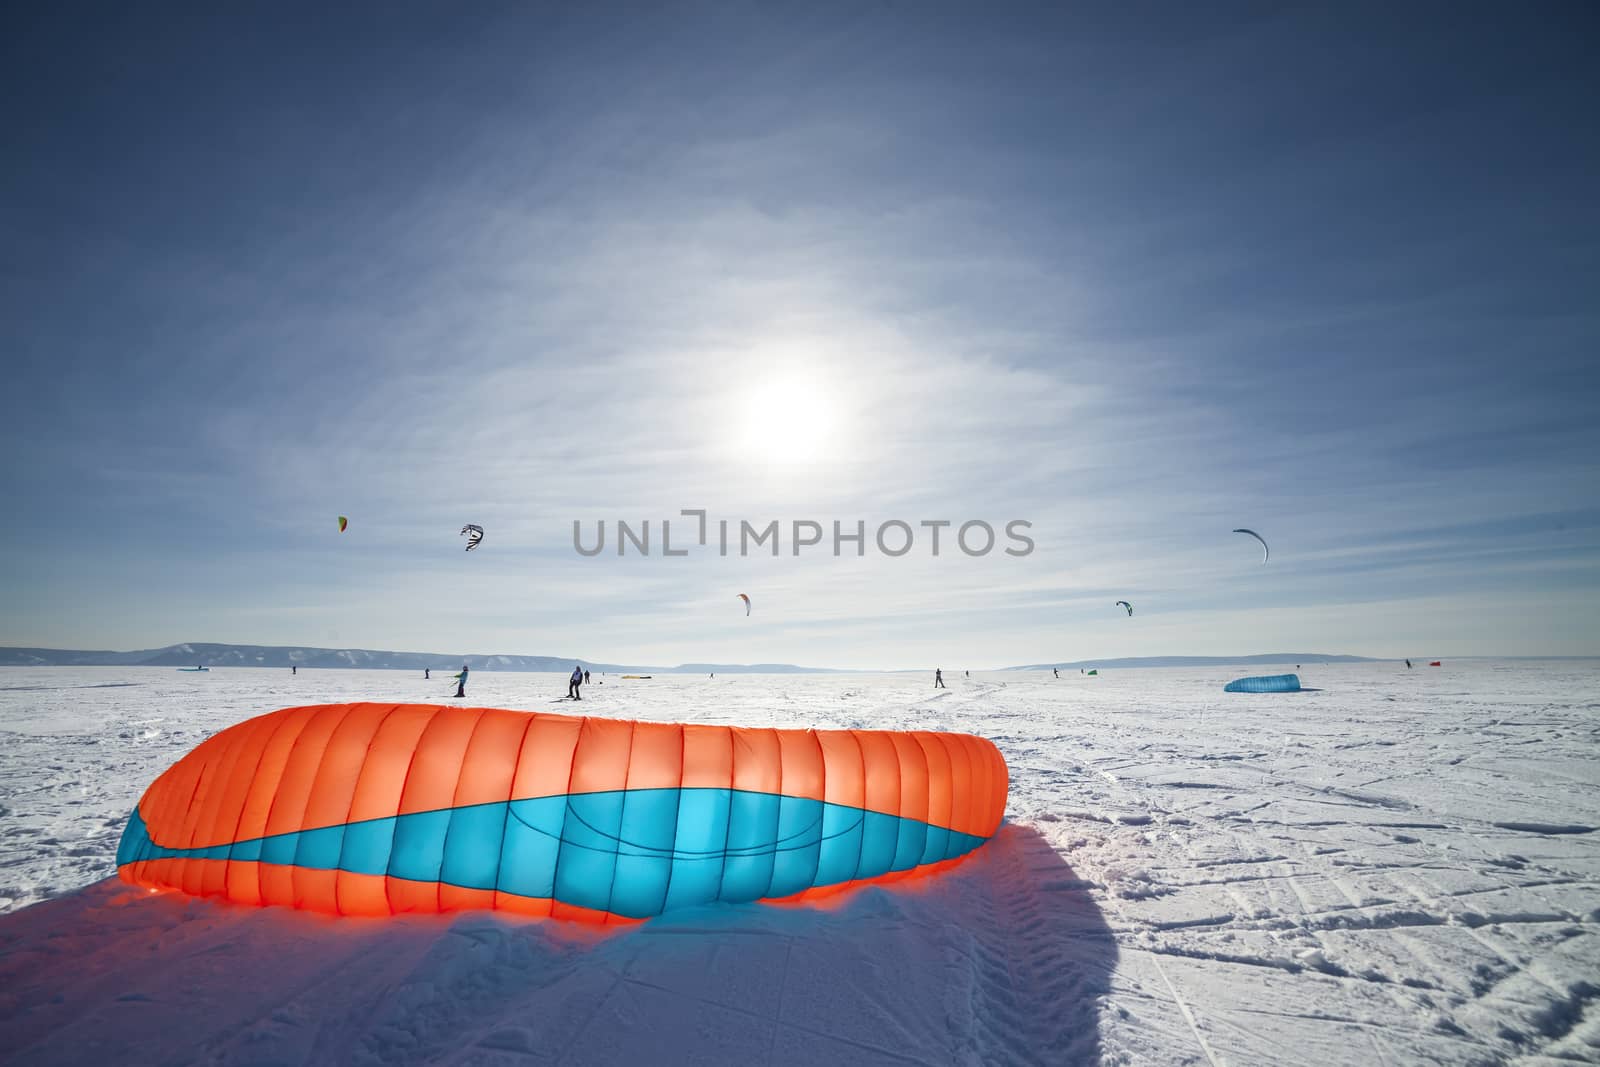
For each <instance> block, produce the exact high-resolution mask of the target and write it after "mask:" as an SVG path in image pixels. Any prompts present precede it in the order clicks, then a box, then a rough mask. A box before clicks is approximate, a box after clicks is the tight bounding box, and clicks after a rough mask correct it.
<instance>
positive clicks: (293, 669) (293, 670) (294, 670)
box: [289, 663, 1411, 674]
mask: <svg viewBox="0 0 1600 1067" xmlns="http://www.w3.org/2000/svg"><path fill="white" fill-rule="evenodd" d="M1406 666H1407V667H1409V666H1411V664H1409V663H1408V664H1406ZM289 673H290V674H299V673H300V668H299V667H298V666H291V667H290V668H289Z"/></svg>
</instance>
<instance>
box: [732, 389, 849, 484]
mask: <svg viewBox="0 0 1600 1067" xmlns="http://www.w3.org/2000/svg"><path fill="white" fill-rule="evenodd" d="M743 412H744V433H743V434H742V439H741V441H740V447H741V451H742V452H743V454H744V455H745V456H746V457H748V458H753V459H758V460H765V461H766V462H768V463H775V464H783V465H801V464H806V463H812V462H815V461H816V460H818V459H821V458H823V457H824V456H825V455H826V454H827V452H828V445H829V442H830V441H831V440H832V438H833V434H834V431H835V425H834V423H835V417H834V408H833V404H832V402H831V401H830V400H829V398H828V396H827V394H826V392H824V390H822V389H821V388H819V387H818V385H817V384H816V383H814V382H812V381H808V380H805V379H800V378H789V379H784V380H781V381H775V382H768V383H764V384H762V385H761V386H759V387H757V388H756V389H755V390H754V391H752V392H751V394H750V395H749V396H748V397H747V398H746V399H745V401H744V405H743Z"/></svg>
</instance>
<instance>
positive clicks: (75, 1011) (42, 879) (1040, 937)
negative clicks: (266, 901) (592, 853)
mask: <svg viewBox="0 0 1600 1067" xmlns="http://www.w3.org/2000/svg"><path fill="white" fill-rule="evenodd" d="M1240 673H1248V671H1240V670H1232V669H1230V668H1227V667H1206V668H1172V669H1164V670H1156V669H1150V670H1126V671H1112V672H1110V673H1107V674H1102V675H1100V676H1099V677H1097V678H1087V677H1084V676H1081V675H1079V674H1077V673H1076V672H1075V671H1074V672H1070V673H1063V675H1062V677H1061V678H1060V679H1059V680H1056V679H1053V678H1051V677H1050V675H1049V673H1048V672H1040V673H1014V672H1012V673H1004V674H983V675H981V676H980V675H975V676H973V677H972V678H970V679H968V678H966V677H964V676H963V675H962V673H961V672H960V671H959V670H950V671H947V672H946V677H947V680H948V681H949V684H950V688H949V689H947V690H934V689H931V688H929V686H930V683H931V677H925V676H922V675H903V674H902V675H782V676H750V675H741V676H727V677H718V678H716V679H715V680H711V679H707V678H703V677H700V678H696V677H683V676H677V677H657V678H655V679H653V680H651V681H637V682H624V681H622V680H620V679H618V678H615V677H608V678H601V677H598V676H597V677H596V678H595V683H603V684H591V685H590V686H588V687H587V688H586V689H585V692H586V694H587V696H586V698H585V700H584V702H583V703H582V704H581V705H573V704H571V703H570V702H563V701H560V700H556V699H552V698H555V697H557V696H559V694H561V693H562V692H564V691H565V685H566V682H565V677H564V676H558V675H539V674H521V673H518V674H512V673H502V674H497V673H479V672H474V673H473V675H472V680H471V684H470V686H469V690H468V692H469V697H470V698H471V699H470V703H472V704H476V705H483V706H491V707H509V708H526V709H532V710H566V711H582V712H585V713H588V714H594V715H613V716H619V717H623V716H626V717H634V718H644V719H657V720H667V721H671V720H686V721H695V722H711V723H740V724H755V725H776V726H815V727H872V728H887V729H910V728H932V729H959V730H970V731H972V732H974V733H979V734H982V735H984V736H987V737H990V738H992V739H993V740H994V741H995V742H996V743H997V744H998V745H999V746H1000V748H1001V751H1002V752H1004V753H1005V756H1006V758H1007V760H1008V761H1009V763H1010V766H1011V773H1012V785H1011V799H1010V805H1009V808H1008V822H1007V825H1006V826H1005V827H1004V828H1003V829H1002V831H1001V833H1000V834H999V835H998V836H997V837H996V839H995V840H994V841H992V842H991V843H990V844H988V845H986V846H985V847H984V848H982V849H980V850H979V851H978V852H977V853H975V854H974V855H973V856H972V857H971V858H970V859H969V860H967V862H965V863H964V864H962V865H961V866H959V867H957V868H956V869H955V870H953V871H950V872H947V873H945V874H943V875H941V876H939V877H936V878H927V879H922V880H919V881H916V882H911V883H902V884H898V885H894V886H890V887H873V888H867V889H863V890H859V891H857V892H854V893H852V894H849V895H847V896H844V897H842V898H836V899H834V900H832V901H830V902H829V903H828V905H827V906H825V907H820V908H818V907H774V906H764V905H748V906H739V907H720V908H705V909H696V910H693V911H687V912H680V913H674V914H672V915H669V916H666V917H663V918H661V919H658V920H655V921H652V922H649V923H646V924H644V925H642V926H638V927H631V928H626V929H623V930H621V931H597V930H595V929H593V928H589V927H581V926H574V925H570V924H565V923H559V922H550V921H531V920H519V919H512V918H507V917H504V916H500V915H496V914H493V913H470V914H462V915H456V916H407V917H401V918H397V919H386V920H361V919H333V918H327V917H323V916H317V915H310V914H304V913H298V912H293V911H289V910H286V909H278V908H266V909H263V908H248V907H240V906H237V905H230V904H225V903H220V902H216V901H209V900H193V899H189V898H186V897H184V896H182V895H181V894H177V893H159V894H153V895H152V894H147V893H145V892H143V891H139V890H134V889H132V888H130V887H127V886H124V885H123V884H122V883H120V882H118V881H116V880H115V879H114V878H110V879H108V878H107V876H108V875H111V874H112V871H113V858H114V855H115V850H116V844H117V840H118V838H119V836H120V833H121V830H122V826H123V823H124V821H125V819H126V817H127V814H128V812H129V811H130V810H131V808H132V807H133V805H134V803H135V802H136V801H137V799H138V796H139V794H140V793H141V792H142V791H143V789H144V787H145V786H146V785H147V784H148V783H149V782H150V780H151V779H153V778H154V777H155V776H156V775H157V774H158V773H160V772H161V771H162V770H163V769H164V768H165V767H167V766H168V765H169V764H170V763H171V762H172V761H174V760H176V759H177V758H178V757H179V756H180V755H182V754H183V753H184V752H186V751H188V750H189V749H190V748H191V747H193V746H194V745H195V744H196V743H198V742H199V741H201V740H202V739H204V738H205V737H207V736H209V735H210V734H212V733H213V732H215V731H216V730H218V729H220V728H221V727H223V726H226V725H228V724H230V723H233V722H237V721H239V720H241V719H244V718H247V717H249V716H251V715H255V714H258V713H261V712H264V711H270V710H273V709H275V708H278V707H283V706H287V705H291V704H306V703H323V702H339V701H347V700H358V699H360V700H364V699H374V700H389V699H393V700H409V701H440V700H442V699H443V698H444V697H445V696H446V694H447V692H449V691H450V686H452V685H453V683H447V681H446V680H443V679H435V680H433V681H431V682H424V681H423V680H422V678H421V676H420V674H416V675H413V674H412V673H410V672H407V673H404V674H402V673H400V672H395V671H334V670H326V671H312V670H305V671H302V672H301V673H300V674H299V675H298V676H291V675H290V673H289V672H288V671H287V670H253V669H218V670H213V671H211V672H209V673H206V674H180V673H178V672H176V671H174V670H172V669H170V668H119V667H104V668H10V669H4V670H0V733H3V741H4V743H3V746H0V910H3V911H6V912H8V913H9V914H5V915H0V1058H6V1059H10V1060H14V1061H15V1062H20V1063H81V1062H232V1063H295V1062H317V1063H340V1064H344V1063H349V1064H362V1063H413V1062H429V1063H462V1064H467V1063H472V1064H478V1063H485V1064H487V1063H505V1064H530V1063H563V1064H579V1063H637V1064H647V1063H648V1064H655V1063H729V1064H751V1063H766V1064H807V1065H810V1064H817V1063H830V1062H832V1063H841V1064H855V1063H885V1064H889V1063H895V1064H901V1063H929V1064H946V1063H962V1064H1000V1063H1017V1064H1028V1063H1037V1064H1051V1065H1059V1064H1072V1063H1095V1062H1104V1063H1108V1064H1132V1063H1139V1064H1146V1063H1148V1064H1163V1065H1165V1064H1199V1065H1202V1067H1211V1065H1220V1064H1230V1065H1239V1064H1312V1065H1316V1067H1326V1065H1328V1064H1409V1063H1441V1064H1479V1063H1481V1064H1496V1063H1526V1064H1541V1063H1542V1064H1555V1063H1570V1062H1595V1061H1597V1060H1600V925H1597V924H1600V832H1597V831H1596V828H1597V827H1600V744H1597V741H1600V684H1597V683H1600V663H1595V662H1587V661H1586V662H1554V661H1551V662H1543V663H1529V662H1519V663H1515V664H1498V663H1491V662H1461V663H1451V662H1449V661H1446V663H1445V666H1444V667H1441V668H1426V667H1420V666H1419V667H1418V668H1416V669H1414V670H1411V671H1407V670H1406V669H1405V667H1404V665H1403V664H1399V663H1357V664H1337V665H1318V664H1313V663H1306V664H1302V666H1301V668H1300V670H1299V672H1298V673H1299V674H1300V676H1301V679H1302V681H1303V682H1304V684H1305V685H1307V686H1311V687H1315V691H1311V692H1303V693H1289V694H1267V695H1253V694H1224V693H1223V692H1222V691H1221V689H1222V685H1223V684H1224V683H1225V682H1226V681H1227V680H1228V679H1230V678H1232V677H1235V676H1237V675H1238V674H1240ZM87 883H93V884H91V885H88V886H87V888H83V889H79V888H78V887H80V886H85V885H86V884H87ZM45 898H54V899H45ZM41 900H43V901H44V902H43V903H36V902H38V901H41Z"/></svg>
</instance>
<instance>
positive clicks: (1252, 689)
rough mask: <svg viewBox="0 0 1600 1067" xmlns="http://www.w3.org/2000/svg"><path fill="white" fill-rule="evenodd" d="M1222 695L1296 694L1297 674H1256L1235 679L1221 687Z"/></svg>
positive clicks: (1298, 681) (1297, 686)
mask: <svg viewBox="0 0 1600 1067" xmlns="http://www.w3.org/2000/svg"><path fill="white" fill-rule="evenodd" d="M1222 691H1223V692H1224V693H1298V692H1300V676H1299V675H1298V674H1257V675H1252V676H1251V677H1249V678H1235V679H1234V680H1233V681H1231V682H1229V683H1228V684H1227V685H1225V686H1223V687H1222Z"/></svg>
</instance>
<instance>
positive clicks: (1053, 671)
mask: <svg viewBox="0 0 1600 1067" xmlns="http://www.w3.org/2000/svg"><path fill="white" fill-rule="evenodd" d="M1050 673H1051V674H1053V675H1055V676H1056V677H1057V678H1059V677H1061V668H1059V667H1051V668H1050Z"/></svg>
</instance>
